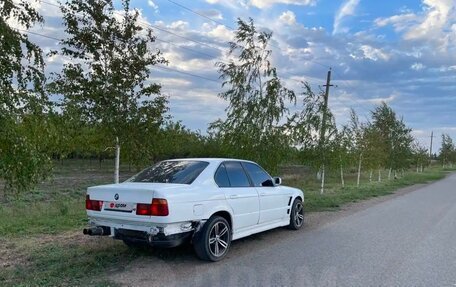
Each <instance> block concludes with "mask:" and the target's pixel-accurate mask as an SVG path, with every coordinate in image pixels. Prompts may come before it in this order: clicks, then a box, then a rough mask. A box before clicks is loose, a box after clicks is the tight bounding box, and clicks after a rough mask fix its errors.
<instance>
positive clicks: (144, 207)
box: [136, 198, 169, 216]
mask: <svg viewBox="0 0 456 287" xmlns="http://www.w3.org/2000/svg"><path fill="white" fill-rule="evenodd" d="M136 214H137V215H148V216H168V214H169V210H168V201H167V200H166V199H163V198H154V199H152V203H151V204H149V203H138V204H137V205H136Z"/></svg>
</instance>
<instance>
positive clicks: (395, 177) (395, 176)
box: [394, 170, 397, 179]
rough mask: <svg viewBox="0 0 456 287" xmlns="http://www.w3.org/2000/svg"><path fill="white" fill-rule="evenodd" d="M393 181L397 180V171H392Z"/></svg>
mask: <svg viewBox="0 0 456 287" xmlns="http://www.w3.org/2000/svg"><path fill="white" fill-rule="evenodd" d="M394 179H397V171H396V170H394Z"/></svg>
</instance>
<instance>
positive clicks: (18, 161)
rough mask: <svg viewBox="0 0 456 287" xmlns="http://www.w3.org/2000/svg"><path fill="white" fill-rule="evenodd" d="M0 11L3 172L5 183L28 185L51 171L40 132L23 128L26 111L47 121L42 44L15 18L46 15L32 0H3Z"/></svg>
mask: <svg viewBox="0 0 456 287" xmlns="http://www.w3.org/2000/svg"><path fill="white" fill-rule="evenodd" d="M0 16H1V17H0V39H1V41H0V178H3V179H4V180H5V183H6V189H8V190H16V191H24V190H28V189H30V188H31V187H33V185H34V184H36V183H37V182H39V181H40V180H41V179H43V178H45V177H46V176H47V175H48V174H49V170H50V160H49V158H48V156H47V155H46V154H45V153H44V152H43V149H42V144H43V140H42V138H41V135H42V134H34V133H31V132H30V131H29V130H27V129H24V128H23V126H24V124H27V123H26V122H24V121H26V120H25V117H27V121H28V122H31V121H34V122H35V123H37V124H39V126H40V127H45V125H44V124H45V123H44V122H43V113H44V112H45V111H46V108H47V106H48V100H47V97H46V94H45V93H44V90H43V85H44V81H45V76H44V60H43V55H42V50H41V49H40V47H39V46H37V45H36V44H34V43H33V42H31V41H30V39H29V38H28V36H27V35H26V34H25V33H24V32H22V31H19V30H18V29H16V28H14V26H13V24H12V23H14V25H19V26H20V27H21V29H23V30H27V29H29V28H31V27H32V26H34V25H35V24H36V23H42V22H43V18H42V17H41V16H40V15H39V14H38V12H37V11H36V10H35V9H34V8H33V3H32V1H12V0H4V1H1V2H0ZM5 195H6V191H5Z"/></svg>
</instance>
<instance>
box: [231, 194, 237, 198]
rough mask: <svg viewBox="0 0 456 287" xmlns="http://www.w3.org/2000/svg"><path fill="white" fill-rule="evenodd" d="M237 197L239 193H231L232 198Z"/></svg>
mask: <svg viewBox="0 0 456 287" xmlns="http://www.w3.org/2000/svg"><path fill="white" fill-rule="evenodd" d="M237 197H238V195H237V194H232V195H230V198H237Z"/></svg>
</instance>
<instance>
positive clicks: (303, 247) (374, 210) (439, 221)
mask: <svg viewBox="0 0 456 287" xmlns="http://www.w3.org/2000/svg"><path fill="white" fill-rule="evenodd" d="M161 252H162V251H161ZM154 255H156V256H154ZM111 275H112V276H110V277H111V279H113V280H114V281H115V282H117V283H121V284H123V285H129V286H152V285H154V286H456V175H455V174H453V175H451V176H449V177H447V178H446V179H444V180H442V181H439V182H436V183H433V184H431V185H427V186H424V187H422V188H419V189H417V190H416V191H413V192H410V193H407V194H405V195H403V196H398V197H394V198H391V199H389V200H386V201H384V202H381V203H378V204H375V205H373V206H371V207H369V208H366V209H363V210H359V211H357V212H354V213H352V214H350V215H348V216H343V217H342V218H337V219H335V220H331V221H330V222H327V223H325V224H321V225H320V226H317V227H316V228H311V227H310V228H306V227H305V228H304V229H303V230H300V231H289V230H286V229H277V230H274V231H269V232H265V233H262V234H259V235H255V236H251V237H249V238H246V239H241V240H238V241H235V242H233V245H232V249H231V250H230V253H229V254H228V257H227V258H225V259H224V260H223V261H221V262H217V263H205V262H201V261H199V260H197V259H196V258H195V256H194V255H193V252H192V250H191V248H188V247H182V248H178V249H175V250H170V251H165V253H157V254H152V255H151V256H146V257H145V258H142V259H139V260H136V261H135V262H133V263H132V264H131V265H130V266H127V267H126V269H125V270H124V271H123V272H120V273H114V274H111Z"/></svg>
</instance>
